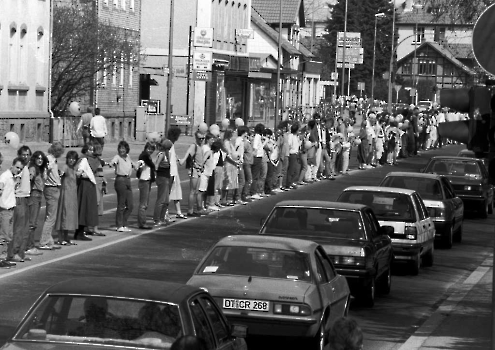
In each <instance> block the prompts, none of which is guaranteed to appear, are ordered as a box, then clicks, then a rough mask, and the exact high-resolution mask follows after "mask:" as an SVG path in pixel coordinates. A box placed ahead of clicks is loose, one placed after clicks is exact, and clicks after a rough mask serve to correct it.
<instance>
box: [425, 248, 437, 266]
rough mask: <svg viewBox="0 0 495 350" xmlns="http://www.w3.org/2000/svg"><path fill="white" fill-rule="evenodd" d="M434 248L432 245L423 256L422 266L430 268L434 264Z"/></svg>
mask: <svg viewBox="0 0 495 350" xmlns="http://www.w3.org/2000/svg"><path fill="white" fill-rule="evenodd" d="M434 255H435V248H434V247H433V245H432V246H431V249H430V250H429V251H428V253H426V254H425V255H424V256H423V266H426V267H432V266H433V262H434V260H435V259H434Z"/></svg>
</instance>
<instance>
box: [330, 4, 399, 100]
mask: <svg viewBox="0 0 495 350" xmlns="http://www.w3.org/2000/svg"><path fill="white" fill-rule="evenodd" d="M328 6H329V7H330V11H331V14H332V16H331V17H332V18H331V19H329V20H328V25H327V30H328V34H327V35H326V36H325V39H326V41H327V51H329V55H328V56H327V57H325V58H324V64H325V65H326V69H328V70H329V71H335V47H336V42H337V33H338V32H343V31H344V22H345V1H344V0H341V1H339V2H338V3H335V4H334V5H332V4H329V5H328ZM377 13H384V14H385V15H386V16H385V17H384V18H378V20H377V32H376V33H377V34H376V47H375V48H376V50H375V81H377V82H378V81H380V80H383V77H382V76H383V74H384V73H385V72H387V71H388V70H389V64H390V54H391V45H392V13H393V8H392V4H391V3H389V2H388V1H387V0H366V1H362V0H348V8H347V32H359V33H361V41H362V47H363V49H364V57H363V61H364V62H363V64H356V68H355V69H352V70H351V81H350V83H351V88H350V91H351V94H356V95H357V94H358V91H357V83H358V82H364V83H365V88H366V89H365V91H364V93H365V94H366V95H368V96H370V95H371V77H372V71H373V44H374V39H375V36H374V32H375V14H377ZM394 37H395V36H394ZM395 40H396V38H395ZM338 73H339V76H340V77H341V74H342V69H339V70H338ZM347 74H348V71H347V70H346V75H347ZM340 81H341V79H340ZM375 85H380V84H375ZM345 88H346V91H347V85H346V87H345ZM339 89H340V87H339ZM376 92H377V91H376V90H375V97H376V98H386V96H377V94H376Z"/></svg>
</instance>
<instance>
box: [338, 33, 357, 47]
mask: <svg viewBox="0 0 495 350" xmlns="http://www.w3.org/2000/svg"><path fill="white" fill-rule="evenodd" d="M345 41H346V43H347V44H346V47H361V33H355V32H346V33H345ZM337 43H338V44H337V45H338V46H341V47H342V46H344V32H339V33H338V35H337Z"/></svg>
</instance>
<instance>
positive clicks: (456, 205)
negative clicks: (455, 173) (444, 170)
mask: <svg viewBox="0 0 495 350" xmlns="http://www.w3.org/2000/svg"><path fill="white" fill-rule="evenodd" d="M441 181H442V185H443V186H442V187H443V188H444V191H445V198H446V199H447V200H448V201H449V202H451V203H452V204H451V205H452V208H453V209H452V210H453V219H454V221H455V227H454V230H457V229H458V228H459V226H461V225H462V220H464V203H463V202H462V199H460V198H459V197H457V196H456V194H455V191H454V189H453V188H452V185H451V184H450V181H449V180H448V179H446V178H442V179H441Z"/></svg>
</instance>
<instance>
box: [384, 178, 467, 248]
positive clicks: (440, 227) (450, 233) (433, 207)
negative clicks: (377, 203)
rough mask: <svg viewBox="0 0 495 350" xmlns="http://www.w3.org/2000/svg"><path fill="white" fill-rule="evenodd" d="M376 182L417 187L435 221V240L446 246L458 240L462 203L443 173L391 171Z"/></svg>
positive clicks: (391, 185)
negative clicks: (380, 180)
mask: <svg viewBox="0 0 495 350" xmlns="http://www.w3.org/2000/svg"><path fill="white" fill-rule="evenodd" d="M380 186H385V187H400V188H408V189H411V190H415V191H417V192H418V193H419V195H420V196H421V198H422V199H423V202H424V203H425V205H426V208H427V209H428V214H429V215H430V217H431V218H432V220H433V223H434V224H435V240H437V241H440V242H441V243H442V244H443V246H445V247H446V248H452V242H453V241H456V242H461V241H462V224H463V222H464V203H463V202H462V199H460V198H459V197H458V196H457V195H456V194H455V191H454V189H453V188H452V185H451V184H450V182H449V179H448V178H447V177H446V176H445V175H438V174H425V173H413V172H398V171H397V172H391V173H388V174H387V175H386V176H385V177H384V178H383V180H382V182H381V183H380Z"/></svg>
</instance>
